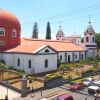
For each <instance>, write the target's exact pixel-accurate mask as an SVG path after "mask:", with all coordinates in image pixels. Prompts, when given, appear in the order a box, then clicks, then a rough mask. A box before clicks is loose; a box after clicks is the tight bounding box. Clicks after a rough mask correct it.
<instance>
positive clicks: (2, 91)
mask: <svg viewBox="0 0 100 100" xmlns="http://www.w3.org/2000/svg"><path fill="white" fill-rule="evenodd" d="M5 95H7V88H6V87H4V86H2V85H0V99H4V98H5ZM20 95H21V94H20V93H17V92H15V91H13V90H11V89H9V88H8V98H9V100H14V98H16V97H20Z"/></svg>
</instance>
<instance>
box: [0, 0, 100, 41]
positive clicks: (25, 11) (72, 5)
mask: <svg viewBox="0 0 100 100" xmlns="http://www.w3.org/2000/svg"><path fill="white" fill-rule="evenodd" d="M0 8H1V9H5V10H8V11H10V12H11V13H13V14H15V15H16V16H17V18H18V19H19V21H20V23H21V36H22V37H31V35H32V28H33V25H34V22H37V23H38V29H39V38H45V33H46V25H47V22H48V21H49V22H50V25H51V32H52V33H51V35H52V38H53V39H55V35H56V32H57V29H58V26H59V25H60V22H61V25H62V28H63V31H64V33H65V35H66V36H68V35H71V34H73V32H74V31H75V32H76V33H77V34H79V35H83V32H84V30H85V28H86V26H87V24H88V19H89V18H88V16H89V15H90V16H91V21H92V24H93V27H94V29H95V31H96V32H100V28H99V27H100V0H0Z"/></svg>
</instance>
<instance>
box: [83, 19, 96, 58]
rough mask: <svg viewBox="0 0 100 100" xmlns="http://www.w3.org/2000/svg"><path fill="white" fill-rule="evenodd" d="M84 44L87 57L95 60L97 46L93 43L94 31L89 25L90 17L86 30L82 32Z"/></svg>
mask: <svg viewBox="0 0 100 100" xmlns="http://www.w3.org/2000/svg"><path fill="white" fill-rule="evenodd" d="M84 44H85V47H86V49H87V57H93V58H95V56H96V46H97V45H96V43H95V30H94V29H93V26H92V25H91V21H90V17H89V22H88V25H87V28H86V29H85V31H84Z"/></svg>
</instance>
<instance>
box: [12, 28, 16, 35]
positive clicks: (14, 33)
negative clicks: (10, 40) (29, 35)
mask: <svg viewBox="0 0 100 100" xmlns="http://www.w3.org/2000/svg"><path fill="white" fill-rule="evenodd" d="M12 36H13V37H16V36H17V33H16V30H15V29H13V30H12Z"/></svg>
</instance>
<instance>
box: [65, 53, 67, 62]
mask: <svg viewBox="0 0 100 100" xmlns="http://www.w3.org/2000/svg"><path fill="white" fill-rule="evenodd" d="M65 62H67V53H65Z"/></svg>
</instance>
